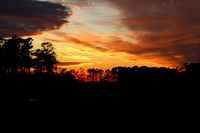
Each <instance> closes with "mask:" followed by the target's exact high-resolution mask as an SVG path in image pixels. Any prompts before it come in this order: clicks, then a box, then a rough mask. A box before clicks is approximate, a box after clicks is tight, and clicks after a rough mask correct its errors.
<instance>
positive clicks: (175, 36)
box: [0, 0, 200, 69]
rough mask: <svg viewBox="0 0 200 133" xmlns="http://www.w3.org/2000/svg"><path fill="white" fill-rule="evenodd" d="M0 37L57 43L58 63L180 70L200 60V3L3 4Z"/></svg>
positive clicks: (74, 0) (96, 0)
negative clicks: (178, 67) (15, 36)
mask: <svg viewBox="0 0 200 133" xmlns="http://www.w3.org/2000/svg"><path fill="white" fill-rule="evenodd" d="M0 2H1V4H0V36H1V37H10V36H12V35H13V34H17V35H19V36H21V37H24V38H26V37H32V38H33V39H34V42H33V43H34V48H39V47H40V44H41V43H42V42H51V43H52V44H54V47H55V48H56V53H57V59H58V60H59V61H60V65H62V66H65V67H69V69H71V68H75V69H78V68H80V67H83V68H85V69H87V68H103V69H107V68H112V67H116V66H130V67H132V66H135V65H137V66H144V65H146V66H150V67H151V66H154V67H163V66H164V67H177V66H182V65H183V64H184V63H185V62H188V63H191V62H197V61H198V60H200V0H0Z"/></svg>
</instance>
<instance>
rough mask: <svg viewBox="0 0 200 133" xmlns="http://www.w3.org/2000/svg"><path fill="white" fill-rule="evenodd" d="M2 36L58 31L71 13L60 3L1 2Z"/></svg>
mask: <svg viewBox="0 0 200 133" xmlns="http://www.w3.org/2000/svg"><path fill="white" fill-rule="evenodd" d="M0 3H1V4H0V36H2V37H9V36H12V35H13V34H18V35H19V36H32V35H38V34H42V33H43V32H47V31H51V30H58V29H60V28H61V27H62V26H64V25H65V24H67V23H68V21H67V18H68V17H69V16H70V14H71V11H70V9H69V8H67V7H65V6H62V5H61V4H58V3H52V2H47V1H45V2H44V1H38V0H12V1H10V0H9V1H5V0H0Z"/></svg>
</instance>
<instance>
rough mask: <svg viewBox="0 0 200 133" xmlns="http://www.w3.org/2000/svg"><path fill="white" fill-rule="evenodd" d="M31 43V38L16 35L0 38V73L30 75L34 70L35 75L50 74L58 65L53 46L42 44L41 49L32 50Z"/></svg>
mask: <svg viewBox="0 0 200 133" xmlns="http://www.w3.org/2000/svg"><path fill="white" fill-rule="evenodd" d="M32 42H33V39H32V38H27V39H23V38H20V37H18V36H17V35H14V36H12V37H11V38H9V39H4V38H0V72H1V73H2V72H4V73H12V74H17V73H23V74H30V73H31V69H34V71H35V72H36V73H43V72H48V73H52V72H53V70H54V69H56V64H57V63H58V61H57V59H56V56H55V52H54V47H53V45H52V44H51V43H49V42H44V43H42V44H41V49H37V50H32V48H33V45H32Z"/></svg>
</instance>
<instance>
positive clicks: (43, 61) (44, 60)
mask: <svg viewBox="0 0 200 133" xmlns="http://www.w3.org/2000/svg"><path fill="white" fill-rule="evenodd" d="M41 46H42V48H41V49H37V50H35V52H33V53H32V55H33V56H34V57H33V58H34V63H33V67H34V68H35V71H36V72H37V73H38V74H41V73H43V72H47V73H52V72H53V70H55V69H56V68H57V67H56V64H57V63H58V61H57V59H56V56H55V55H56V53H55V51H54V47H53V44H51V43H50V42H44V43H42V44H41Z"/></svg>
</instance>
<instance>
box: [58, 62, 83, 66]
mask: <svg viewBox="0 0 200 133" xmlns="http://www.w3.org/2000/svg"><path fill="white" fill-rule="evenodd" d="M81 64H83V62H59V63H58V66H61V67H62V66H72V65H81Z"/></svg>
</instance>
